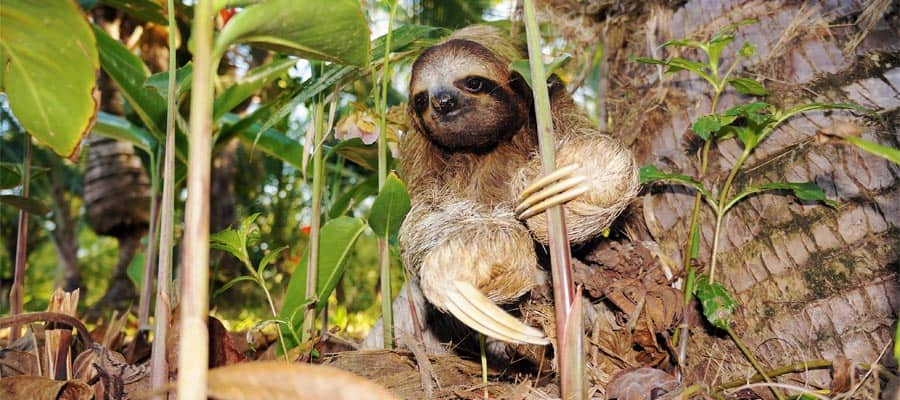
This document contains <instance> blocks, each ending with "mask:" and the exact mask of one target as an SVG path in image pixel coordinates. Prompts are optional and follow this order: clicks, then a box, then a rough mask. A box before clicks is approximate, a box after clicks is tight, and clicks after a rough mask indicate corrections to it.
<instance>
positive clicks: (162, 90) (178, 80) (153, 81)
mask: <svg viewBox="0 0 900 400" xmlns="http://www.w3.org/2000/svg"><path fill="white" fill-rule="evenodd" d="M193 79H194V64H190V63H189V64H187V65H185V66H183V67H181V68H178V69H176V70H175V96H176V98H180V97H181V96H182V95H184V93H185V92H187V91H188V90H189V89H190V88H191V84H192V83H193ZM144 87H148V88H153V89H156V92H157V93H159V95H160V96H162V97H163V98H168V97H169V72H168V71H166V72H160V73H157V74H153V75H151V76H150V77H149V78H147V80H146V81H145V82H144Z"/></svg>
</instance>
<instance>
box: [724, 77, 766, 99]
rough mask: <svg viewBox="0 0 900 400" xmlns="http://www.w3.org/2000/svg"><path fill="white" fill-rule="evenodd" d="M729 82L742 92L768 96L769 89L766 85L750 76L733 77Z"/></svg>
mask: <svg viewBox="0 0 900 400" xmlns="http://www.w3.org/2000/svg"><path fill="white" fill-rule="evenodd" d="M728 84H729V85H731V86H732V87H734V88H735V89H737V91H738V92H739V93H740V94H745V95H751V96H768V95H769V91H768V90H766V88H765V86H763V85H762V84H761V83H759V82H757V81H756V80H753V79H750V78H732V79H729V80H728Z"/></svg>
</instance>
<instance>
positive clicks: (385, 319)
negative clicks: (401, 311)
mask: <svg viewBox="0 0 900 400" xmlns="http://www.w3.org/2000/svg"><path fill="white" fill-rule="evenodd" d="M399 3H400V2H398V1H395V2H394V4H392V5H391V12H390V15H389V16H388V31H387V35H385V39H384V57H383V58H382V59H383V60H384V61H383V64H382V66H381V87H380V91H379V96H378V104H377V106H376V107H378V117H379V120H378V191H379V192H381V189H382V187H383V186H384V181H385V180H386V179H387V92H388V76H390V67H391V64H390V60H391V36H392V35H391V33H392V32H393V31H394V16H396V14H397V5H398V4H399ZM378 264H379V270H380V271H379V275H380V278H381V279H380V282H379V284H380V286H381V322H382V327H383V329H384V348H386V349H390V348H393V347H394V310H393V308H392V307H391V305H392V302H391V300H392V299H393V297H394V296H392V295H391V294H392V293H391V247H390V245H389V244H388V239H387V238H379V239H378Z"/></svg>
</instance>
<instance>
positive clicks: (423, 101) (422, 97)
mask: <svg viewBox="0 0 900 400" xmlns="http://www.w3.org/2000/svg"><path fill="white" fill-rule="evenodd" d="M426 108H428V92H419V93H418V94H416V95H415V96H414V97H413V109H415V110H416V112H418V113H422V112H424V111H425V109H426Z"/></svg>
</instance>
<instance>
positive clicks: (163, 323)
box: [150, 0, 178, 400]
mask: <svg viewBox="0 0 900 400" xmlns="http://www.w3.org/2000/svg"><path fill="white" fill-rule="evenodd" d="M166 7H167V9H168V19H169V82H168V91H167V93H168V99H167V100H168V101H167V106H166V147H165V149H164V150H163V151H164V153H163V154H164V155H163V173H162V174H163V176H162V182H163V188H162V201H161V202H160V219H159V225H160V234H159V267H158V268H157V270H156V307H155V309H154V311H153V320H154V330H153V347H152V353H151V354H150V389H151V390H153V391H156V390H159V389H160V388H162V387H163V386H164V385H165V384H166V383H168V380H169V379H168V378H169V364H168V361H167V360H166V337H167V336H168V332H169V312H170V311H171V305H172V299H171V297H170V290H169V288H170V284H171V282H170V281H171V280H172V278H171V276H172V239H173V238H172V236H173V229H174V226H175V218H174V215H175V114H176V113H177V112H178V104H177V103H178V97H177V96H175V82H176V81H175V78H176V76H175V70H176V68H177V66H178V65H177V64H176V60H175V45H176V44H175V33H174V32H173V30H175V29H178V28H177V25H176V23H175V0H168V1H167V3H166ZM167 397H168V396H167V395H165V396H164V395H158V396H156V397H155V400H164V399H165V398H167Z"/></svg>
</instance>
